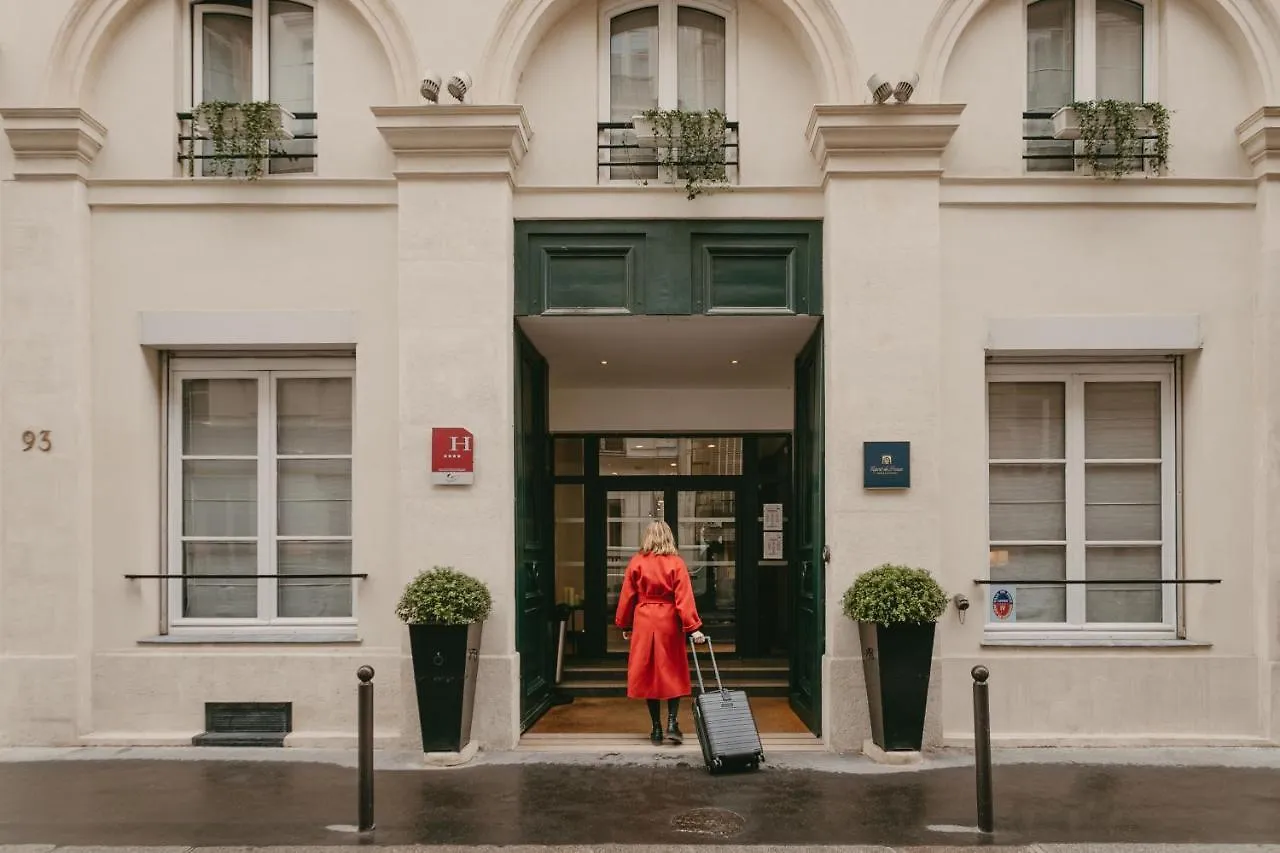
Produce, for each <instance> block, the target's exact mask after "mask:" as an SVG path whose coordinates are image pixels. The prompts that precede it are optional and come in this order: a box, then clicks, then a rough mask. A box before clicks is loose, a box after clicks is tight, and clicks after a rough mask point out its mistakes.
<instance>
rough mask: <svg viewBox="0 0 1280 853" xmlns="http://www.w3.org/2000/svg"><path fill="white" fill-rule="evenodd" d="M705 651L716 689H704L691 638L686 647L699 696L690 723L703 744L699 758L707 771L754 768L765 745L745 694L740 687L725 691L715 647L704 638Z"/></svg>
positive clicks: (694, 703)
mask: <svg viewBox="0 0 1280 853" xmlns="http://www.w3.org/2000/svg"><path fill="white" fill-rule="evenodd" d="M706 643H707V651H708V652H710V653H711V669H712V671H713V672H714V673H715V676H716V689H715V690H712V691H710V692H708V691H707V686H706V685H705V684H704V683H703V681H702V667H701V666H700V665H699V664H698V648H697V646H696V645H695V644H694V642H693V639H692V638H690V640H689V647H690V649H691V650H692V652H693V667H694V670H695V671H696V672H697V673H698V695H697V696H696V697H694V700H693V725H694V728H695V729H697V732H698V743H699V744H700V745H701V746H702V760H703V761H704V762H706V765H707V770H708V771H710V772H711V773H719V772H721V771H723V770H755V769H757V768H758V767H759V766H760V762H762V761H764V747H763V746H762V745H761V743H760V732H759V730H758V729H757V728H756V718H755V716H754V715H753V714H752V713H751V706H750V705H749V704H747V694H746V693H745V692H743V691H741V690H725V689H724V683H723V682H722V681H721V680H720V667H718V666H717V665H716V653H715V649H713V648H711V640H710V639H707V641H706Z"/></svg>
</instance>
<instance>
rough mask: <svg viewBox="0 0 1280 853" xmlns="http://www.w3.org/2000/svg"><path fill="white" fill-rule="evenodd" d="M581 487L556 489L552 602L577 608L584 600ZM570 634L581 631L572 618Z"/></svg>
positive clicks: (583, 499) (583, 542)
mask: <svg viewBox="0 0 1280 853" xmlns="http://www.w3.org/2000/svg"><path fill="white" fill-rule="evenodd" d="M583 488H584V487H583V486H581V485H559V486H556V507H555V512H556V521H555V524H556V531H555V535H556V542H555V554H556V601H558V602H559V603H560V604H567V605H569V606H571V607H577V606H580V605H581V603H582V601H583V599H584V598H585V596H586V579H585V577H586V576H585V566H586V547H587V545H586V542H587V538H586V537H587V533H586V531H587V528H586V522H585V519H584V516H583V513H584V511H585V505H584V501H585V497H584V494H583ZM570 628H571V629H572V630H580V629H581V628H582V619H581V617H579V616H576V615H575V618H574V620H573V624H572V625H571V626H570Z"/></svg>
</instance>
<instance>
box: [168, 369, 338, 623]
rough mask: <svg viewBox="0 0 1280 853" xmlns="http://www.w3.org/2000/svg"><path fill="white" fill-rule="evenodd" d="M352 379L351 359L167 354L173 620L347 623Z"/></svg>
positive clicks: (170, 600)
mask: <svg viewBox="0 0 1280 853" xmlns="http://www.w3.org/2000/svg"><path fill="white" fill-rule="evenodd" d="M354 383H355V373H354V363H353V362H352V361H351V360H349V359H336V358H334V359H296V358H283V359H267V360H263V359H174V360H173V361H172V362H171V363H170V378H169V397H168V399H169V403H168V405H169V416H168V448H169V458H168V481H169V482H168V492H169V503H168V506H169V512H168V517H169V530H168V555H169V559H168V573H169V574H171V575H173V574H178V575H182V576H183V580H181V581H169V582H168V588H169V595H170V599H169V613H170V619H171V622H172V623H173V625H174V626H175V628H181V627H210V626H217V627H230V626H251V627H255V628H262V627H264V626H290V627H298V626H331V625H354V624H355V616H356V613H355V598H354V595H353V592H354V590H353V585H352V579H351V578H350V577H345V576H347V575H350V574H351V573H352V512H351V509H352V476H351V474H352V442H353V426H354V414H353V413H354V408H353V406H354ZM294 575H296V576H300V577H290V576H294ZM324 575H332V576H333V577H323V576H324Z"/></svg>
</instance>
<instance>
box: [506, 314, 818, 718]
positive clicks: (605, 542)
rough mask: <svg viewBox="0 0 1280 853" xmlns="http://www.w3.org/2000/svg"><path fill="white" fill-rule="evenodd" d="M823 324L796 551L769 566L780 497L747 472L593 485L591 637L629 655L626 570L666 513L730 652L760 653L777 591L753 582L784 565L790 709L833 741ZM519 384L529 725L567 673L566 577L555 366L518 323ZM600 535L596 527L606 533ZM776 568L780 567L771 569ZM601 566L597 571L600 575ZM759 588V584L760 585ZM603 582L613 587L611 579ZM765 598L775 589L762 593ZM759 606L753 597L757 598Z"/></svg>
mask: <svg viewBox="0 0 1280 853" xmlns="http://www.w3.org/2000/svg"><path fill="white" fill-rule="evenodd" d="M821 335H822V329H821V326H819V327H818V329H817V331H816V332H815V333H814V335H813V337H812V339H811V340H810V341H809V343H808V344H807V345H806V346H805V347H804V349H803V350H802V351H801V352H800V354H799V355H798V356H797V358H796V362H795V420H794V426H793V431H792V435H791V441H790V451H789V461H790V466H789V467H790V472H789V483H788V486H789V488H788V489H786V490H785V491H786V492H789V494H788V495H786V496H785V499H784V500H783V501H782V503H783V504H784V506H785V507H786V509H785V513H784V514H785V533H784V536H785V542H786V546H785V552H784V556H783V559H782V560H776V561H775V560H767V559H765V558H766V557H768V556H771V555H767V554H765V553H763V546H762V545H761V541H762V538H763V537H762V535H761V528H762V521H763V519H762V511H763V506H764V504H765V503H766V502H770V501H771V500H773V499H772V498H770V497H769V496H768V495H767V494H763V493H762V492H761V490H760V488H759V482H758V481H756V482H755V484H754V485H752V484H751V483H749V482H747V481H746V480H744V478H742V477H718V476H688V477H683V476H682V477H671V476H659V477H616V478H613V479H611V480H607V481H605V480H601V481H598V482H597V483H595V484H588V485H587V490H586V494H585V495H584V496H585V497H586V510H587V516H588V517H587V518H586V519H585V521H586V527H587V530H586V535H587V537H588V539H587V542H586V543H585V545H586V552H587V555H588V559H589V560H591V561H592V562H595V560H594V559H593V558H592V557H590V556H589V555H592V554H595V555H598V559H599V562H598V563H596V566H597V569H598V570H599V571H598V573H597V575H596V577H597V578H599V579H600V580H598V581H595V582H592V589H589V590H586V592H587V601H586V602H585V604H586V605H587V606H586V608H585V611H586V612H585V614H584V615H585V616H586V618H587V624H586V626H585V627H586V628H587V633H588V635H589V636H594V637H595V638H597V639H596V640H595V641H593V642H594V643H595V644H596V646H597V647H596V649H595V651H598V652H601V653H604V654H609V653H621V652H623V651H624V650H625V647H624V646H623V645H622V643H621V635H620V634H619V633H618V632H617V631H616V629H614V628H613V627H612V624H613V613H614V610H615V609H616V606H617V596H618V591H619V590H620V588H621V580H622V572H623V570H624V569H625V567H626V562H627V560H628V559H629V558H630V556H631V554H634V553H635V550H636V548H637V547H638V545H639V544H640V537H642V536H643V531H644V527H645V526H646V525H647V524H648V522H649V521H650V520H652V519H653V518H663V519H665V520H666V521H667V523H668V524H670V525H671V528H672V530H673V531H674V532H675V533H676V537H677V540H678V542H677V544H678V546H679V548H680V553H681V554H682V555H683V556H684V558H685V561H686V562H687V563H688V565H689V568H690V575H691V578H692V580H693V583H694V595H695V600H696V601H697V603H698V606H699V611H700V614H701V615H702V617H703V620H704V621H705V622H706V623H707V629H706V630H707V633H708V634H710V635H711V636H712V637H713V638H714V639H716V640H717V642H718V645H719V646H721V647H725V648H726V650H739V649H740V650H742V651H743V652H744V653H750V650H751V649H753V648H759V647H760V645H761V640H760V634H761V630H762V629H761V620H760V614H762V613H765V612H766V609H767V606H768V605H769V604H771V603H772V604H775V605H776V601H772V602H771V601H765V600H762V599H765V598H769V597H770V594H769V592H768V591H767V589H766V588H765V587H764V586H762V585H761V584H759V583H755V582H744V579H746V578H748V577H749V576H751V573H752V572H760V571H763V570H772V569H776V570H777V571H778V572H780V573H781V574H780V575H779V576H778V577H779V581H778V582H779V583H781V584H783V585H784V587H785V598H786V601H787V604H786V610H787V612H786V613H785V614H784V616H785V618H784V619H783V620H782V621H783V622H784V624H785V630H786V633H787V636H786V648H787V653H788V655H789V664H790V667H789V668H790V700H791V705H792V708H793V709H794V710H795V711H796V713H797V715H798V716H800V718H801V719H802V720H804V722H805V723H806V725H808V726H809V728H810V729H811V730H812V731H813V732H814V733H815V734H820V733H821V728H820V726H821V689H822V655H823V651H824V643H825V625H824V615H823V591H824V588H825V579H824V578H825V565H826V555H825V548H824V541H823V519H824V510H823V466H824V459H823V420H824V414H823V394H822V387H823V386H822V383H823V376H822V337H821ZM515 336H516V365H515V367H516V370H515V376H516V389H515V415H516V418H515V450H516V454H515V455H516V458H515V486H516V548H515V567H514V568H515V591H516V605H517V615H516V642H517V650H518V652H519V655H520V681H521V722H522V728H528V726H530V725H532V724H533V723H534V722H535V721H536V720H537V719H538V717H540V716H541V715H542V713H543V712H544V711H545V710H546V709H547V708H548V707H550V705H551V702H552V691H553V688H554V684H555V668H556V649H557V645H556V638H557V630H556V629H557V623H556V603H557V602H556V579H555V570H554V566H555V554H554V549H553V542H554V509H553V504H554V490H555V482H556V480H555V478H554V476H553V472H552V443H551V442H552V438H551V435H550V432H549V429H548V424H549V421H548V368H547V364H546V361H545V360H544V359H543V358H542V356H541V355H540V354H539V353H538V352H537V350H536V349H535V348H534V347H533V345H532V344H531V343H530V342H529V341H528V339H527V338H526V337H525V336H524V334H523V333H522V332H521V331H520V330H519V329H518V328H517V329H516V330H515ZM593 531H594V532H593ZM769 563H778V564H780V565H776V566H771V565H768V564H769ZM590 572H591V567H588V573H590ZM756 577H757V579H758V578H759V576H758V575H757V576H756ZM601 581H602V582H601ZM762 590H764V591H763V592H762ZM753 599H754V600H753Z"/></svg>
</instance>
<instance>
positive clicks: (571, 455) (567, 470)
mask: <svg viewBox="0 0 1280 853" xmlns="http://www.w3.org/2000/svg"><path fill="white" fill-rule="evenodd" d="M555 447H556V453H555V456H556V474H558V475H560V476H562V477H580V476H582V473H583V465H584V464H585V461H586V451H585V450H584V448H583V440H582V439H580V438H557V439H556V444H555Z"/></svg>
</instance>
